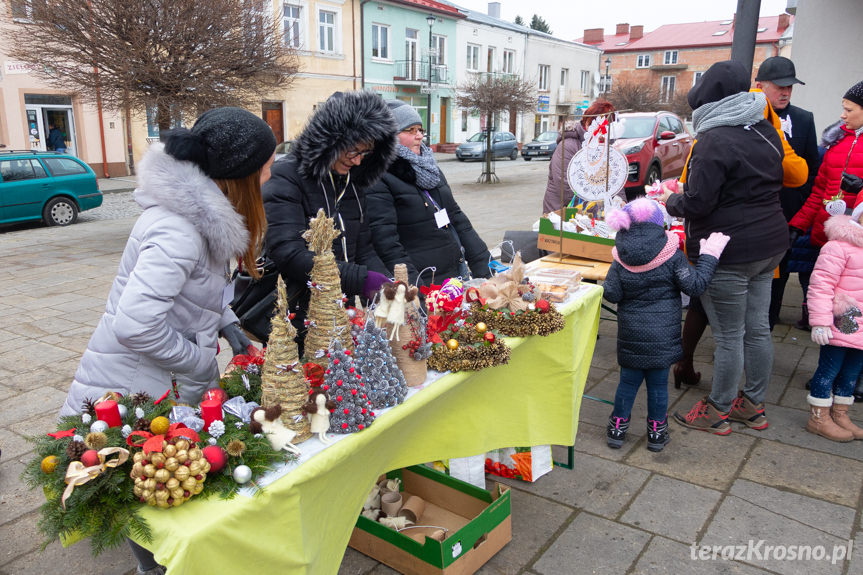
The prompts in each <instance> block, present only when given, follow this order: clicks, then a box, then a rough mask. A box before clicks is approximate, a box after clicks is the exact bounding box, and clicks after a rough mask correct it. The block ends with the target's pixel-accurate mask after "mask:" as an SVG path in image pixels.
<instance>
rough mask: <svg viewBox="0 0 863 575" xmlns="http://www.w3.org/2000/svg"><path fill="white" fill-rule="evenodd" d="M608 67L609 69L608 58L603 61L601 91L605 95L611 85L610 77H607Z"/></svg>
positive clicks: (609, 61) (609, 60)
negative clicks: (603, 75) (603, 70)
mask: <svg viewBox="0 0 863 575" xmlns="http://www.w3.org/2000/svg"><path fill="white" fill-rule="evenodd" d="M610 67H611V58H610V57H609V58H606V59H605V82H604V84H605V85H604V86H603V90H602V91H603V92H604V93H606V94H607V93H608V92H609V86H610V84H611V76H609V75H608V69H609V68H610Z"/></svg>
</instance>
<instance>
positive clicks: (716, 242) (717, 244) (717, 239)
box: [698, 232, 731, 259]
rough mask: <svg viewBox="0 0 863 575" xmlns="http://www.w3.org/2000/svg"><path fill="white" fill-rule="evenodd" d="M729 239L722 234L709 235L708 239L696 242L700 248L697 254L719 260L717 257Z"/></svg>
mask: <svg viewBox="0 0 863 575" xmlns="http://www.w3.org/2000/svg"><path fill="white" fill-rule="evenodd" d="M730 239H731V238H730V237H729V236H726V235H725V234H723V233H720V232H713V233H712V234H710V237H709V238H707V239H703V238H702V239H701V241H699V242H698V245H699V246H700V248H701V249H700V250H699V253H701V254H703V255H706V256H713V257H715V258H716V259H719V256H721V255H722V250H724V249H725V245H726V244H727V243H728V240H730Z"/></svg>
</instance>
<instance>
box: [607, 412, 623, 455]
mask: <svg viewBox="0 0 863 575" xmlns="http://www.w3.org/2000/svg"><path fill="white" fill-rule="evenodd" d="M628 430H629V418H628V417H627V418H626V419H624V418H622V417H615V416H614V415H612V416H611V417H609V418H608V426H607V427H606V428H605V440H606V442H607V443H608V446H609V447H611V448H612V449H620V447H621V446H622V445H623V440H624V439H626V432H627V431H628Z"/></svg>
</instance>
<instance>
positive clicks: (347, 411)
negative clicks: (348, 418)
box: [345, 407, 351, 415]
mask: <svg viewBox="0 0 863 575" xmlns="http://www.w3.org/2000/svg"><path fill="white" fill-rule="evenodd" d="M350 412H351V410H350V409H348V408H347V407H346V408H345V415H347V414H349V413H350Z"/></svg>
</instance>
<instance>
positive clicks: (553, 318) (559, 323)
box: [470, 299, 566, 337]
mask: <svg viewBox="0 0 863 575" xmlns="http://www.w3.org/2000/svg"><path fill="white" fill-rule="evenodd" d="M470 320H471V321H472V322H474V324H480V323H484V324H485V325H487V326H488V327H489V328H490V329H493V330H496V331H499V332H500V333H502V334H503V335H505V336H507V337H525V336H528V335H543V336H545V335H550V334H552V333H554V332H556V331H560V330H562V329H563V326H564V325H566V319H564V317H563V314H561V313H560V312H559V311H557V309H556V308H555V307H554V304H553V303H550V302H548V301H546V300H544V299H541V300H539V301H537V302H536V303H535V304H533V305H532V306H531V307H530V308H529V309H526V310H523V311H509V310H508V309H506V308H504V309H491V308H489V307H488V305H487V304H485V303H483V302H482V301H479V300H475V301H473V302H472V303H471V304H470Z"/></svg>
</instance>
